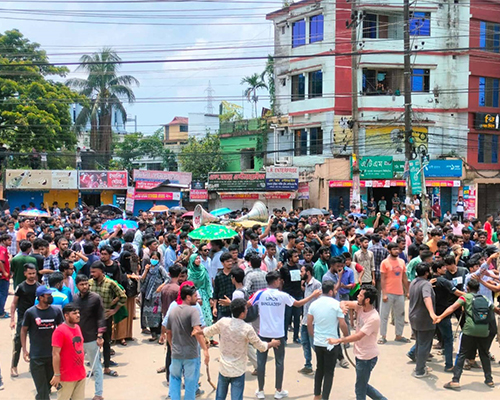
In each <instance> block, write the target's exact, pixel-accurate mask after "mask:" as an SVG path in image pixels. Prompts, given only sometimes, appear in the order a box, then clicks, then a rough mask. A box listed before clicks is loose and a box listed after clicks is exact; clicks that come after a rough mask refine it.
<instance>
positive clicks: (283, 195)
mask: <svg viewBox="0 0 500 400" xmlns="http://www.w3.org/2000/svg"><path fill="white" fill-rule="evenodd" d="M262 197H263V198H264V199H266V200H293V199H295V192H268V193H264V194H263V195H261V198H262Z"/></svg>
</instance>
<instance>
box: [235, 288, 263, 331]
mask: <svg viewBox="0 0 500 400" xmlns="http://www.w3.org/2000/svg"><path fill="white" fill-rule="evenodd" d="M236 290H239V291H240V292H242V293H243V298H244V299H245V300H246V301H248V298H249V296H248V292H247V291H246V289H245V288H241V289H236ZM257 318H259V306H258V305H257V304H254V305H253V306H252V307H248V312H247V317H246V318H245V322H248V323H250V322H253V321H255V320H256V319H257Z"/></svg>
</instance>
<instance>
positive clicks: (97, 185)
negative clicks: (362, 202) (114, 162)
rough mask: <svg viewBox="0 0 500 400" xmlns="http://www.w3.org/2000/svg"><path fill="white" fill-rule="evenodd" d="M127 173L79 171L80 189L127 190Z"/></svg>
mask: <svg viewBox="0 0 500 400" xmlns="http://www.w3.org/2000/svg"><path fill="white" fill-rule="evenodd" d="M127 186H128V174H127V171H79V172H78V187H79V188H80V189H127Z"/></svg>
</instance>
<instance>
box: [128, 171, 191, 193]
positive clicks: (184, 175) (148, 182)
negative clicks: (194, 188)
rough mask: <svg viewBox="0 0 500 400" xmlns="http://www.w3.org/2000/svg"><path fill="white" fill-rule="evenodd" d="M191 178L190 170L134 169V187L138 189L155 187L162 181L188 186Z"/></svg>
mask: <svg viewBox="0 0 500 400" xmlns="http://www.w3.org/2000/svg"><path fill="white" fill-rule="evenodd" d="M191 178H192V174H191V172H177V171H148V170H141V169H134V181H135V188H136V189H140V190H150V189H155V188H157V187H158V186H160V185H161V184H162V183H164V182H166V183H167V184H173V185H182V186H185V187H189V185H190V184H191Z"/></svg>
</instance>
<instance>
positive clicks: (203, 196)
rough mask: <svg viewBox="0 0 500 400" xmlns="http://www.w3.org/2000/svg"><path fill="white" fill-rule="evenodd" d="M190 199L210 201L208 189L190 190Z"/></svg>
mask: <svg viewBox="0 0 500 400" xmlns="http://www.w3.org/2000/svg"><path fill="white" fill-rule="evenodd" d="M189 201H208V190H207V189H191V190H190V191H189Z"/></svg>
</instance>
